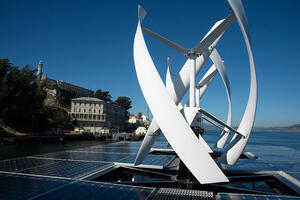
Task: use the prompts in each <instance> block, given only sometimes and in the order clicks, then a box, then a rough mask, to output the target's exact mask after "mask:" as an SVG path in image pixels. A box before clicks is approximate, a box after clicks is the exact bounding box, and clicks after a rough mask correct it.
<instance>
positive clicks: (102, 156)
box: [38, 151, 132, 162]
mask: <svg viewBox="0 0 300 200" xmlns="http://www.w3.org/2000/svg"><path fill="white" fill-rule="evenodd" d="M130 155H132V154H126V153H122V154H118V153H91V152H72V151H63V152H57V153H50V154H44V155H39V156H38V157H45V158H59V159H71V160H80V161H82V160H87V161H110V162H115V161H117V160H120V159H122V158H125V157H127V156H130Z"/></svg>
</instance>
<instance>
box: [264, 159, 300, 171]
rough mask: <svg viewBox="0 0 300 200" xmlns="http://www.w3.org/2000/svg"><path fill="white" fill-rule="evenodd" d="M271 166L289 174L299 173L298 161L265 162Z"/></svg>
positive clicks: (299, 163) (299, 165)
mask: <svg viewBox="0 0 300 200" xmlns="http://www.w3.org/2000/svg"><path fill="white" fill-rule="evenodd" d="M267 162H268V163H271V164H272V165H274V166H276V167H277V168H278V170H283V171H289V172H300V161H299V160H292V161H267Z"/></svg>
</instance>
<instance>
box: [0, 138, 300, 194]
mask: <svg viewBox="0 0 300 200" xmlns="http://www.w3.org/2000/svg"><path fill="white" fill-rule="evenodd" d="M140 144H141V142H118V143H111V144H105V145H97V146H91V147H85V148H80V149H76V150H70V151H63V152H56V153H49V154H43V155H37V156H29V157H23V158H17V159H10V160H4V161H0V199H28V198H34V199H55V200H57V199H63V198H65V199H145V198H146V197H147V196H149V194H150V193H151V192H152V191H153V188H140V187H131V186H122V185H113V184H103V183H99V182H89V181H81V180H80V179H81V178H83V177H85V176H87V175H89V174H92V173H94V172H99V171H101V170H104V169H106V168H108V167H110V166H112V165H113V163H114V162H118V163H129V164H132V163H133V162H134V160H135V158H136V153H137V152H138V150H139V147H140ZM153 147H154V148H171V147H170V146H167V144H166V142H156V143H155V144H154V146H153ZM285 153H286V152H285ZM266 154H269V155H266ZM264 155H266V156H267V158H268V160H262V159H257V160H255V159H240V160H239V161H238V163H237V164H236V165H234V166H227V167H228V169H230V170H246V171H263V170H268V171H270V170H273V171H277V170H285V171H286V172H287V173H288V174H290V175H291V176H293V177H294V178H295V179H298V180H300V171H299V169H300V162H294V160H292V161H289V160H276V156H275V154H274V153H273V152H271V153H265V154H264ZM287 157H288V158H289V156H287ZM175 158H176V157H175V156H172V155H156V154H149V155H147V157H146V158H145V160H144V162H143V163H142V164H144V165H151V166H154V165H156V166H170V163H172V165H173V164H174V163H177V164H178V163H179V162H178V159H177V160H174V159H175ZM299 158H300V156H299ZM175 161H177V162H175ZM175 190H176V189H175ZM175 190H174V191H175ZM158 191H159V192H156V193H155V194H156V197H157V198H158V197H159V198H158V199H160V198H162V197H167V196H168V195H169V194H171V192H172V191H173V190H172V189H166V188H165V190H162V189H160V190H158ZM174 191H173V192H174ZM176 191H177V190H176ZM177 192H183V193H182V194H180V195H181V196H180V195H179V193H178V194H177V197H182V198H183V197H184V198H189V197H200V196H201V195H202V193H201V194H200V193H199V194H198V193H197V192H199V191H197V192H196V191H194V192H190V193H184V192H187V190H185V191H183V190H182V191H181V190H180V191H179V190H178V191H177ZM195 192H196V193H197V195H196V193H195ZM188 194H190V195H188ZM203 194H204V193H203ZM156 197H155V198H156ZM168 197H169V196H168ZM173 197H175V196H173ZM216 197H217V198H216V199H236V198H238V199H257V198H258V199H293V197H286V196H285V197H283V196H264V195H244V194H225V193H221V194H218V195H217V196H216ZM151 198H154V196H152V197H151ZM209 198H210V197H209ZM196 199H197V198H196Z"/></svg>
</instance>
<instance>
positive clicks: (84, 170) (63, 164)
mask: <svg viewBox="0 0 300 200" xmlns="http://www.w3.org/2000/svg"><path fill="white" fill-rule="evenodd" d="M108 165H109V164H108V163H101V162H80V161H60V162H57V163H52V164H49V165H44V166H39V167H34V168H30V169H26V170H22V171H19V172H20V173H25V174H37V175H45V176H56V177H68V178H75V177H78V176H82V175H85V174H88V173H91V172H93V171H95V170H96V169H100V168H101V167H103V166H108Z"/></svg>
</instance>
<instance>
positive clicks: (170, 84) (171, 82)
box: [166, 58, 173, 90]
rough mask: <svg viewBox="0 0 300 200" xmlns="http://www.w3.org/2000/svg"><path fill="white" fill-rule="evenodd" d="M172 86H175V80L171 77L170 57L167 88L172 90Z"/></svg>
mask: <svg viewBox="0 0 300 200" xmlns="http://www.w3.org/2000/svg"><path fill="white" fill-rule="evenodd" d="M171 87H173V81H172V78H171V72H170V58H168V68H167V73H166V88H167V90H171Z"/></svg>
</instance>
